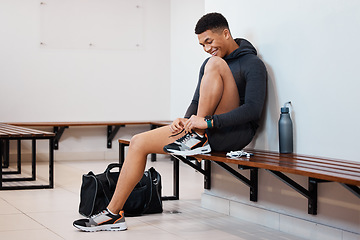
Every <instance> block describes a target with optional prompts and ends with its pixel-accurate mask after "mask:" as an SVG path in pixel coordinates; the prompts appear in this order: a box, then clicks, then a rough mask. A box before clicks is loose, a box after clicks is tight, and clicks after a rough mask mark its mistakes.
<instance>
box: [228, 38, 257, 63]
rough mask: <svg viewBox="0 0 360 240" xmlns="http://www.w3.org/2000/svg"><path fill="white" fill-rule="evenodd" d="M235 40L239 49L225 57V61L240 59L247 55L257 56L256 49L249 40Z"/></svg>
mask: <svg viewBox="0 0 360 240" xmlns="http://www.w3.org/2000/svg"><path fill="white" fill-rule="evenodd" d="M234 40H235V42H236V43H237V45H239V47H238V48H237V49H236V50H235V51H233V52H232V53H230V54H229V55H227V56H226V57H224V59H225V60H230V59H233V58H238V57H240V56H243V55H247V54H253V55H257V52H256V49H255V47H254V46H253V45H252V44H251V43H250V42H249V41H248V40H246V39H243V38H235V39H234Z"/></svg>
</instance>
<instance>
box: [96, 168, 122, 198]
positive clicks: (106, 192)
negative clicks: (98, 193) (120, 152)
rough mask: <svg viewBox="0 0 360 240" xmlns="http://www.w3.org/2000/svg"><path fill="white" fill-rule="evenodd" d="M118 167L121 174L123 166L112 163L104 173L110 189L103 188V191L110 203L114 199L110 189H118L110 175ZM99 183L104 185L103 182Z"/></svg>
mask: <svg viewBox="0 0 360 240" xmlns="http://www.w3.org/2000/svg"><path fill="white" fill-rule="evenodd" d="M116 167H118V168H119V172H120V170H121V167H122V164H119V163H110V164H109V165H108V166H107V168H106V169H105V171H104V173H105V176H106V180H107V182H108V184H109V186H108V187H104V186H102V187H103V188H102V189H103V192H104V194H105V196H106V198H107V199H108V201H109V202H110V200H111V198H112V195H113V193H111V191H110V189H115V187H116V182H115V181H113V179H112V178H110V177H109V173H110V171H111V170H112V169H113V168H116ZM99 182H100V184H101V185H102V183H101V181H99Z"/></svg>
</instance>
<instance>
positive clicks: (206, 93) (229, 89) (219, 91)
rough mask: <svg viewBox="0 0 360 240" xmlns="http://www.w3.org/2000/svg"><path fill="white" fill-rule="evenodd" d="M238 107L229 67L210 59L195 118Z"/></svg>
mask: <svg viewBox="0 0 360 240" xmlns="http://www.w3.org/2000/svg"><path fill="white" fill-rule="evenodd" d="M239 105H240V97H239V92H238V89H237V86H236V83H235V80H234V77H233V75H232V73H231V70H230V68H229V66H228V65H227V63H226V62H225V60H224V59H222V58H220V57H212V58H210V59H209V61H208V62H207V63H206V65H205V70H204V75H203V78H202V80H201V85H200V99H199V105H198V112H197V116H198V117H202V118H203V117H205V116H206V115H214V114H221V113H226V112H229V111H231V110H233V109H235V108H237V107H239ZM197 131H198V130H197ZM203 132H204V130H202V131H201V130H200V131H199V133H203Z"/></svg>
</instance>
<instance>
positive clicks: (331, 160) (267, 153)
mask: <svg viewBox="0 0 360 240" xmlns="http://www.w3.org/2000/svg"><path fill="white" fill-rule="evenodd" d="M246 151H250V152H252V153H254V154H255V153H256V155H259V154H262V155H265V156H275V157H278V156H279V153H277V152H272V151H261V150H253V149H249V150H246ZM281 157H282V158H288V159H294V158H296V159H307V160H311V161H316V162H322V163H325V164H335V163H338V164H341V165H343V164H345V165H349V166H354V165H355V166H357V167H360V162H355V161H348V160H341V159H335V158H326V159H325V158H321V157H316V156H306V155H299V154H283V155H281Z"/></svg>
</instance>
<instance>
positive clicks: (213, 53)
mask: <svg viewBox="0 0 360 240" xmlns="http://www.w3.org/2000/svg"><path fill="white" fill-rule="evenodd" d="M218 51H219V50H215V51H212V52H211V53H210V54H211V55H213V56H215V55H216V54H217V52H218Z"/></svg>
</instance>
